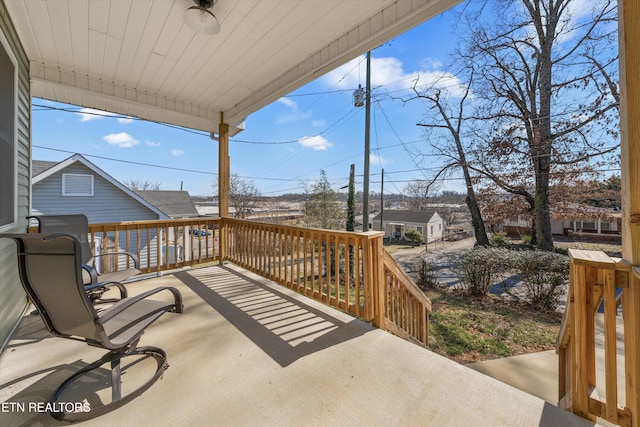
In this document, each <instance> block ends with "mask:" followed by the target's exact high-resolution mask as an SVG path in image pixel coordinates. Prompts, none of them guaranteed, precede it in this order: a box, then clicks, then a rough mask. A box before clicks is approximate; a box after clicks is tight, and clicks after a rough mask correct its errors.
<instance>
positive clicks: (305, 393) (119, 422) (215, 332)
mask: <svg viewBox="0 0 640 427" xmlns="http://www.w3.org/2000/svg"><path fill="white" fill-rule="evenodd" d="M157 286H174V287H176V288H178V289H179V290H180V292H181V293H182V295H183V297H184V304H185V312H184V314H180V315H178V314H166V315H165V316H163V317H162V318H161V319H160V320H159V321H157V322H156V323H155V324H154V325H152V326H151V327H150V328H148V330H147V332H146V333H145V335H144V336H143V337H142V340H141V342H140V344H141V345H155V346H158V347H161V348H163V349H164V350H165V351H166V352H167V354H168V358H169V364H170V367H169V369H168V370H167V371H166V372H165V374H164V376H163V378H162V379H161V380H159V381H158V382H156V383H155V384H154V385H153V386H152V387H151V388H150V389H149V390H147V391H146V392H145V393H143V394H142V395H141V396H139V397H138V398H136V399H134V400H133V401H132V402H130V403H128V404H127V405H125V406H123V407H122V408H120V409H117V410H115V411H113V412H111V413H108V414H106V415H104V416H101V417H98V418H96V419H93V420H90V421H87V422H84V423H82V424H83V425H88V426H91V425H96V426H107V425H114V426H128V425H136V426H146V425H148V426H151V425H153V426H165V425H171V426H205V425H206V426H342V425H348V426H365V425H366V426H396V425H397V426H427V425H429V426H431V425H433V426H581V425H593V424H592V423H589V422H587V421H585V420H582V419H580V418H578V417H576V416H574V415H572V414H569V413H567V412H565V411H562V410H560V409H559V408H557V407H555V406H553V405H551V404H549V403H547V402H545V401H544V400H542V399H540V398H538V397H535V396H533V395H530V394H527V393H525V392H523V391H520V390H518V389H516V388H514V387H512V386H510V385H507V384H505V383H502V382H500V381H497V380H495V379H493V378H490V377H488V376H486V375H483V374H481V373H479V372H476V371H474V370H472V369H469V368H466V367H464V366H461V365H458V364H456V363H455V362H452V361H450V360H448V359H445V358H443V357H441V356H438V355H436V354H435V353H432V352H430V351H429V350H425V349H423V348H421V347H419V346H416V345H414V344H411V343H409V342H406V341H404V340H402V339H400V338H397V337H395V336H393V335H391V334H389V333H387V332H384V331H382V330H379V329H376V328H373V327H372V326H370V325H369V324H367V323H365V322H362V321H360V320H357V319H355V318H353V317H351V316H349V315H346V314H344V313H341V312H338V311H336V310H334V309H332V308H329V307H327V306H324V305H322V304H320V303H317V302H315V301H312V300H310V299H308V298H305V297H303V296H301V295H298V294H296V293H294V292H292V291H290V290H288V289H286V288H283V287H281V286H278V285H275V284H273V283H272V282H270V281H268V280H266V279H264V278H261V277H259V276H256V275H254V274H251V273H249V272H247V271H245V270H243V269H241V268H238V267H236V266H234V265H231V264H226V265H224V266H213V267H207V268H201V269H193V270H188V271H182V272H178V273H175V274H170V275H166V276H163V277H158V278H154V279H149V280H143V281H139V282H134V283H130V284H128V285H127V287H128V288H129V289H130V292H131V293H132V294H136V293H139V292H142V291H144V290H146V289H149V288H153V287H157ZM103 353H104V351H103V350H100V349H96V348H92V347H89V346H87V345H86V344H84V343H81V342H76V341H72V340H67V339H62V338H54V337H51V336H49V335H48V333H47V332H46V330H45V328H44V325H43V323H42V321H41V320H40V317H39V316H35V315H29V314H27V315H25V317H24V319H23V321H22V323H21V325H20V327H19V328H18V330H17V331H16V334H14V338H13V340H12V341H10V342H9V344H8V346H7V348H6V349H5V351H4V352H3V354H2V355H1V356H0V402H2V410H1V411H0V425H3V426H19V425H21V426H33V425H36V426H37V425H59V424H64V423H59V422H57V421H55V420H54V419H53V418H51V417H50V416H49V414H47V413H39V412H33V411H29V406H28V405H29V403H32V402H36V403H38V402H47V401H48V399H49V397H50V394H51V393H52V391H53V390H54V389H55V388H56V387H57V386H58V385H59V384H60V383H61V382H62V381H63V380H64V379H65V378H66V377H67V376H69V375H70V373H71V372H73V371H75V370H78V369H79V368H81V367H82V366H85V365H86V364H87V363H90V362H92V361H94V360H97V359H98V358H99V357H100V356H101V355H102V354H103ZM135 376H136V375H135V367H133V368H132V369H131V372H129V371H125V372H124V373H123V379H124V381H125V387H126V386H127V384H128V382H129V381H133V380H134V377H135ZM98 377H99V375H98ZM105 383H106V380H104V378H97V379H95V378H94V381H93V382H91V383H88V384H87V387H89V386H93V387H94V388H97V389H106V388H107V384H105ZM83 392H84V393H85V394H87V395H88V396H89V401H90V402H92V404H93V405H95V404H96V403H97V402H99V401H100V399H101V397H100V396H101V392H100V391H99V390H94V391H90V392H88V393H87V391H86V390H83ZM19 404H24V407H25V410H20V405H19Z"/></svg>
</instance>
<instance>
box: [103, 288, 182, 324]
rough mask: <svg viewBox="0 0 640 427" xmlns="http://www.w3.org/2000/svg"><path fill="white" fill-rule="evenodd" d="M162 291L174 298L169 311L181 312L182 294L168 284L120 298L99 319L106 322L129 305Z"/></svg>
mask: <svg viewBox="0 0 640 427" xmlns="http://www.w3.org/2000/svg"><path fill="white" fill-rule="evenodd" d="M162 291H169V292H171V293H172V294H173V298H174V309H173V310H171V311H174V312H176V313H182V312H183V309H184V306H183V305H182V295H181V294H180V291H178V290H177V289H176V288H173V287H170V286H165V287H162V288H155V289H151V290H149V291H146V292H143V293H141V294H140V295H136V296H133V297H131V298H127V299H125V300H122V301H120V302H118V303H117V304H116V305H114V306H112V307H110V309H109V311H108V312H106V313H105V314H104V315H103V316H100V321H101V322H106V321H108V320H110V319H112V318H113V317H114V316H117V315H118V314H119V313H121V312H122V311H124V310H126V309H127V308H129V307H131V306H132V305H134V304H135V303H137V302H139V301H141V300H143V299H145V298H147V297H149V296H151V295H154V294H157V293H158V292H162Z"/></svg>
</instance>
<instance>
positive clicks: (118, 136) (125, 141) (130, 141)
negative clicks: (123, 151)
mask: <svg viewBox="0 0 640 427" xmlns="http://www.w3.org/2000/svg"><path fill="white" fill-rule="evenodd" d="M102 139H104V140H105V141H106V142H107V143H109V144H111V145H116V146H118V147H120V148H131V147H133V146H134V145H138V144H140V141H138V140H136V139H135V138H134V137H132V136H131V135H129V134H128V133H126V132H120V133H110V134H109V135H105V136H104V137H102Z"/></svg>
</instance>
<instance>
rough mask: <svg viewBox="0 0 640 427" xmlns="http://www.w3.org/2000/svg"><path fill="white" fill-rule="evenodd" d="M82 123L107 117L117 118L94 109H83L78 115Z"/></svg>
mask: <svg viewBox="0 0 640 427" xmlns="http://www.w3.org/2000/svg"><path fill="white" fill-rule="evenodd" d="M76 114H78V115H79V116H80V121H81V122H89V121H91V120H100V119H104V118H105V117H106V116H115V114H113V113H109V112H107V111H101V110H94V109H93V108H81V109H80V110H79V112H78V113H76Z"/></svg>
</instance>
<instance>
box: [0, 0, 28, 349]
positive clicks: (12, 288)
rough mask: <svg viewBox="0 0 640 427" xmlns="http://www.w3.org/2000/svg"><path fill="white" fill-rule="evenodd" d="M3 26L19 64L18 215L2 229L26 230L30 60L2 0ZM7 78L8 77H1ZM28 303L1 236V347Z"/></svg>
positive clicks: (13, 256) (8, 246)
mask: <svg viewBox="0 0 640 427" xmlns="http://www.w3.org/2000/svg"><path fill="white" fill-rule="evenodd" d="M0 29H1V30H2V33H3V34H4V36H5V38H6V39H7V41H8V44H9V47H10V49H11V51H12V52H13V55H14V56H15V57H16V61H17V66H18V105H17V106H16V114H17V128H16V134H17V159H16V163H17V181H18V183H17V184H18V185H17V194H16V196H17V216H16V225H15V227H13V228H12V229H10V230H3V232H24V231H25V230H26V220H25V217H26V216H27V215H29V202H30V194H29V187H30V185H29V184H30V179H31V178H30V177H31V173H30V164H31V157H30V155H31V150H30V147H31V90H30V85H29V61H28V60H27V56H26V54H25V52H24V49H23V48H22V45H21V43H20V41H19V40H18V36H17V35H16V32H15V30H14V28H13V24H12V22H11V20H10V19H9V15H8V13H7V9H6V7H5V4H4V1H3V0H0ZM0 78H6V76H0ZM26 306H27V299H26V295H25V293H24V291H23V289H22V286H21V285H20V279H19V276H18V271H17V265H16V253H15V245H14V244H13V243H12V242H11V241H10V240H7V239H0V350H2V349H3V348H4V345H5V344H6V342H7V340H8V339H9V335H10V333H11V331H12V330H13V329H14V327H15V325H16V324H17V322H18V321H19V320H20V317H21V315H22V313H23V312H24V309H25V308H26Z"/></svg>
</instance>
